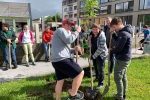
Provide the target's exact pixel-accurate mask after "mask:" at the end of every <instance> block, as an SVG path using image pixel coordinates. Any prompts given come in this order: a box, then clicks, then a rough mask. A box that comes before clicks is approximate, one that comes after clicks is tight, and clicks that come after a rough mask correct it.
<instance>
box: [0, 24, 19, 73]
mask: <svg viewBox="0 0 150 100" xmlns="http://www.w3.org/2000/svg"><path fill="white" fill-rule="evenodd" d="M0 38H1V47H2V52H3V60H4V63H5V64H6V68H5V69H4V70H8V68H9V54H8V52H9V44H10V47H11V58H12V64H13V65H14V67H13V68H17V61H16V53H15V52H16V51H15V49H16V43H15V39H16V36H15V33H14V32H13V31H9V25H8V24H6V23H3V24H2V31H1V34H0Z"/></svg>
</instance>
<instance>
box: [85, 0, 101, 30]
mask: <svg viewBox="0 0 150 100" xmlns="http://www.w3.org/2000/svg"><path fill="white" fill-rule="evenodd" d="M83 4H84V7H83V11H84V14H85V15H84V17H86V18H87V19H88V21H87V22H89V23H88V26H87V27H88V28H90V26H91V24H92V22H93V21H92V19H93V18H94V17H96V15H97V14H98V13H99V0H83Z"/></svg>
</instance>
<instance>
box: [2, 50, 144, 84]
mask: <svg viewBox="0 0 150 100" xmlns="http://www.w3.org/2000/svg"><path fill="white" fill-rule="evenodd" d="M132 54H133V57H140V56H143V55H142V51H139V50H137V49H132ZM78 63H79V65H80V66H81V67H86V66H88V60H87V59H83V58H80V59H79V60H78ZM54 72H55V71H54V69H53V67H52V65H51V63H50V62H47V63H46V62H36V66H30V67H26V66H25V65H18V68H17V69H9V70H8V71H2V70H0V82H7V81H11V80H15V79H21V78H27V77H36V76H43V75H48V74H51V73H54Z"/></svg>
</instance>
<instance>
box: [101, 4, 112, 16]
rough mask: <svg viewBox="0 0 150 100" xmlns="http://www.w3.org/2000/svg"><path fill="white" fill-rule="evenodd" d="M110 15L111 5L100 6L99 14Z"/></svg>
mask: <svg viewBox="0 0 150 100" xmlns="http://www.w3.org/2000/svg"><path fill="white" fill-rule="evenodd" d="M110 13H111V5H108V6H102V7H101V8H100V14H110Z"/></svg>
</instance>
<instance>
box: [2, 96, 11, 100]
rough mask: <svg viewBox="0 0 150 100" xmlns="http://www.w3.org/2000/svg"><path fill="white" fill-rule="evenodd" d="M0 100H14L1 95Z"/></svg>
mask: <svg viewBox="0 0 150 100" xmlns="http://www.w3.org/2000/svg"><path fill="white" fill-rule="evenodd" d="M0 100H12V99H11V97H9V96H1V95H0Z"/></svg>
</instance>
